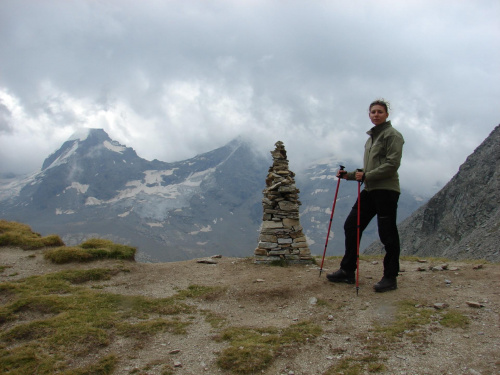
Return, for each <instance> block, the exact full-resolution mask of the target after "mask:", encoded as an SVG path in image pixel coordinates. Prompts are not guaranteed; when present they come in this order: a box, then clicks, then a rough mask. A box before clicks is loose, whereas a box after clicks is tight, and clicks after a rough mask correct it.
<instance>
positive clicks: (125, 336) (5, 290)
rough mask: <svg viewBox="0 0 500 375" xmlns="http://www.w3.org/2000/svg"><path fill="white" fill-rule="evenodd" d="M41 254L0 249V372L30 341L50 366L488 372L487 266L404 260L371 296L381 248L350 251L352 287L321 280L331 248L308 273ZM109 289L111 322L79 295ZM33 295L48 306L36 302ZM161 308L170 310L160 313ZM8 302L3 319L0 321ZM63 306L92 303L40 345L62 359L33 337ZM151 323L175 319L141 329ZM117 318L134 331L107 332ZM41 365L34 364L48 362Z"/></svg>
mask: <svg viewBox="0 0 500 375" xmlns="http://www.w3.org/2000/svg"><path fill="white" fill-rule="evenodd" d="M43 252H44V250H43V249H42V250H34V251H33V250H28V251H26V250H21V249H18V248H11V247H0V266H1V267H0V269H1V272H0V281H1V284H0V301H1V305H0V317H2V319H1V320H0V321H1V323H2V324H1V349H0V350H1V351H2V356H0V357H2V358H3V359H2V360H0V361H1V364H0V365H1V366H4V367H0V369H3V370H4V371H5V369H6V367H5V366H6V365H7V364H9V363H11V362H10V361H11V360H12V361H14V362H13V363H14V364H15V363H17V362H15V360H16V357H15V355H14V353H15V351H16V349H19V348H23V347H26V345H32V348H33V349H32V350H34V354H32V356H33V358H36V360H37V361H40V362H41V361H42V360H43V359H44V358H45V356H46V355H49V356H48V357H47V358H53V361H56V364H57V366H59V368H60V370H61V371H62V372H61V373H64V374H84V373H85V374H87V373H101V374H111V373H113V374H163V375H165V374H202V373H205V374H232V373H234V372H231V371H230V370H229V369H231V368H233V369H234V368H236V366H241V368H242V369H244V368H247V369H248V367H250V368H251V369H254V370H256V371H255V372H249V373H256V374H257V373H258V374H273V375H274V374H287V375H291V374H295V375H299V374H301V375H304V374H310V375H313V374H340V373H349V374H363V373H380V374H396V373H397V374H442V373H446V374H497V373H498V372H499V371H500V361H499V360H498V353H499V352H500V327H499V321H498V314H499V312H500V290H499V289H498V280H500V264H479V263H478V262H475V263H470V262H464V261H444V260H435V259H427V260H425V262H424V260H422V259H418V258H407V259H405V260H403V262H402V269H404V272H402V273H401V276H400V278H399V289H398V290H396V291H394V292H388V293H383V294H375V293H374V292H373V291H372V289H371V285H372V284H373V283H375V282H376V281H378V279H379V277H380V276H381V273H382V262H381V259H380V258H377V257H362V258H361V263H360V264H361V267H360V269H361V278H360V290H359V295H358V296H356V292H355V288H354V287H353V286H351V285H336V284H331V283H329V282H328V281H327V280H326V278H325V274H326V273H327V272H331V271H332V270H335V269H336V268H337V266H338V262H339V260H338V259H335V258H334V259H330V258H328V259H327V260H326V261H325V267H324V272H323V274H322V276H321V277H318V275H319V271H318V267H317V266H315V265H310V266H288V267H279V266H269V265H256V264H254V263H253V259H251V258H228V257H221V258H204V259H197V260H196V259H195V260H189V261H180V262H171V263H154V264H151V263H136V262H134V261H116V260H107V261H99V262H93V263H84V264H69V265H56V264H52V263H49V261H47V260H45V259H44V257H43ZM200 261H204V262H203V263H200ZM444 263H447V265H446V266H445V267H444V269H443V267H442V266H443V265H444ZM430 268H434V270H431V269H430ZM100 269H106V270H111V272H109V275H110V278H109V280H105V279H102V280H100V281H87V282H82V280H80V284H70V283H69V282H62V281H57V284H56V285H57V287H54V286H52V287H50V286H49V285H51V284H50V280H52V282H55V281H54V280H58V275H59V276H60V275H64V280H74V278H73V279H72V278H71V277H70V276H71V275H73V276H75V275H76V272H77V271H84V270H93V271H96V270H100ZM63 272H65V273H63ZM33 277H34V278H33ZM74 282H76V281H74ZM30 285H31V287H32V288H42V287H43V288H45V289H44V290H45V292H40V293H38V294H37V295H36V296H35V297H36V298H35V297H33V298H35V299H34V302H32V303H26V302H24V304H23V303H21V301H18V302H16V303H15V304H14V305H15V306H17V307H13V305H12V304H13V303H14V302H15V299H16V298H15V294H14V293H13V292H9V291H10V290H15V288H20V289H19V290H21V289H22V290H25V292H26V293H27V291H26V289H27V288H29V286H30ZM195 291H199V293H198V294H196V293H195ZM77 295H78V296H82V295H86V296H87V297H88V296H92V297H91V299H89V302H88V305H87V304H86V303H83V304H80V305H79V306H73V305H71V308H76V310H75V313H74V314H69V313H67V312H65V311H56V310H57V307H58V306H62V304H63V303H67V301H68V300H69V299H72V298H75V299H76V297H77ZM110 296H111V297H112V296H115V297H113V301H115V302H116V301H121V300H120V298H121V299H123V298H125V297H126V298H128V299H123V301H129V302H128V304H127V303H125V302H121V303H119V304H118V306H119V307H118V308H116V309H114V310H115V311H113V312H114V313H117V314H118V313H119V314H122V315H120V316H121V318H120V320H119V321H117V322H115V323H113V324H111V323H109V324H100V325H99V324H97V323H93V322H97V321H100V320H99V319H103V318H102V316H101V315H99V311H100V310H99V309H98V308H96V309H95V310H94V309H93V308H92V307H91V305H92V306H93V304H94V303H95V302H96V301H103V300H104V299H105V298H109V297H110ZM135 296H138V297H140V298H144V300H142V299H141V301H142V303H143V304H146V303H148V304H151V306H153V307H154V309H153V308H151V310H150V311H146V312H143V313H141V314H142V315H138V316H135V315H134V310H129V309H131V306H132V305H133V306H134V307H135V304H134V302H133V301H135V300H134V299H133V298H135ZM175 296H177V297H176V298H177V299H172V298H174V297H175ZM44 298H47V299H48V300H49V301H50V302H51V304H50V305H44V303H43V301H44ZM172 301H174V302H172ZM471 302H474V304H472V303H471ZM170 303H172V304H171V305H170ZM23 306H24V307H23ZM175 306H180V307H182V309H181V310H179V311H177V312H176V314H175V315H172V314H174V313H173V312H172V311H171V310H173V309H174V307H175ZM159 307H160V309H158V308H159ZM13 308H14V309H17V310H15V311H16V312H15V315H14V316H15V318H11V319H7V318H6V317H8V314H7V312H8V311H13V310H12V309H13ZM61 310H63V309H62V308H61ZM77 311H78V312H81V313H83V312H85V313H87V314H89V315H88V316H90V317H92V316H94V315H92V314H95V317H93V318H89V321H88V324H90V325H91V326H92V328H91V329H90V328H89V329H86V330H82V332H80V334H74V336H73V337H71V339H69V340H67V341H65V342H63V343H59V344H54V343H52V344H51V345H64V347H65V348H70V350H69V354H66V357H64V354H63V353H64V352H65V350H64V349H61V347H57V346H50V345H49V346H48V347H46V346H44V345H48V344H43V343H45V342H46V339H47V337H51V335H60V334H61V335H62V333H61V332H52V331H51V329H50V327H51V324H54V322H55V321H56V320H59V321H60V322H65V321H68V319H76V315H77V314H76V312H77ZM160 321H162V322H167V321H168V322H169V324H173V322H174V323H175V324H178V325H179V326H178V327H177V329H175V328H172V329H167V328H165V329H159V330H156V331H155V330H153V328H152V327H153V325H151V327H150V328H148V329H146V328H145V327H149V326H147V324H148V323H157V322H160ZM60 324H64V323H60ZM72 324H73V325H75V323H72ZM92 324H93V325H92ZM123 324H130V327H135V330H134V329H133V328H130V327H129V330H126V331H123V330H120V327H121V325H123ZM165 324H166V323H165ZM42 327H45V328H43V331H41V329H42ZM72 328H74V327H71V328H70V326H68V328H67V330H70V329H72ZM59 331H60V330H59ZM23 332H24V333H23ZM40 332H43V334H40V335H38V333H40ZM37 335H38V336H37ZM238 338H239V339H238ZM94 340H95V342H96V343H95V344H93V343H94ZM231 340H232V341H231ZM238 340H240V341H238ZM50 350H52V354H50ZM54 353H57V355H55V354H54ZM27 357H29V356H27ZM65 358H66V359H65ZM17 360H18V361H19V360H20V359H19V358H18V359H17ZM24 360H25V361H26V362H28V359H27V358H25V359H24ZM106 361H108V362H106ZM218 361H219V362H218ZM98 363H99V364H100V365H102V368H103V369H101V370H100V371H99V372H97V370H95V368H93V367H92V366H94V365H96V364H98ZM221 366H226V367H228V366H229V367H228V368H229V369H228V370H223V369H221ZM245 366H246V367H245ZM42 367H43V366H42ZM42 367H41V368H39V369H38V371H37V373H39V374H42V373H51V372H44V371H43V368H42ZM77 368H80V369H81V368H85V369H86V370H85V371H83V370H78V371H77V370H76V369H77ZM260 368H262V370H260ZM10 369H12V367H10ZM71 369H73V370H72V371H70V370H71ZM89 369H91V370H89ZM92 369H93V370H92ZM16 371H18V372H16ZM19 371H22V370H19V369H18V370H12V372H10V373H12V374H20V373H22V372H19ZM49 371H50V370H49Z"/></svg>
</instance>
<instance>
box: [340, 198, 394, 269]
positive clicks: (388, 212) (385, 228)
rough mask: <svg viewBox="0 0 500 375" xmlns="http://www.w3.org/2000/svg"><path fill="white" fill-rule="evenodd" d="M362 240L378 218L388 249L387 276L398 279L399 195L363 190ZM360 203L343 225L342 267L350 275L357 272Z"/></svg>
mask: <svg viewBox="0 0 500 375" xmlns="http://www.w3.org/2000/svg"><path fill="white" fill-rule="evenodd" d="M360 200H361V207H360V240H361V234H362V233H363V231H364V230H365V228H366V227H367V226H368V224H369V223H370V221H371V220H372V219H373V218H374V217H375V215H377V225H378V234H379V237H380V241H381V242H382V244H383V245H384V246H385V252H386V254H385V257H384V277H389V278H395V277H397V276H398V273H399V254H400V252H401V250H400V245H399V233H398V228H397V226H396V217H397V209H398V200H399V193H398V192H397V191H392V190H372V191H366V190H363V191H362V192H361V194H360ZM357 220H358V201H357V200H356V203H355V204H354V206H353V207H352V210H351V212H350V213H349V216H348V217H347V219H346V221H345V224H344V233H345V255H344V257H343V258H342V261H341V263H340V268H342V269H343V270H344V271H347V272H353V271H355V270H356V260H357V259H356V258H357V228H358V223H357Z"/></svg>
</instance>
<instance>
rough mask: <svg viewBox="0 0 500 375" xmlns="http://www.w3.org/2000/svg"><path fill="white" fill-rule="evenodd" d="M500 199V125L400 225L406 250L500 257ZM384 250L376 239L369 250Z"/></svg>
mask: <svg viewBox="0 0 500 375" xmlns="http://www.w3.org/2000/svg"><path fill="white" fill-rule="evenodd" d="M429 173H439V171H429ZM499 203H500V125H498V126H497V127H496V128H495V129H494V130H493V131H492V132H491V134H490V135H489V136H488V138H486V139H485V140H484V142H483V143H482V144H481V145H480V146H479V147H478V148H477V149H476V150H475V151H474V152H473V153H472V154H471V155H470V156H469V157H468V158H467V160H466V161H465V163H463V164H462V165H461V166H460V169H459V171H458V173H457V174H456V175H455V176H454V177H453V178H452V179H451V181H450V182H449V183H448V184H446V186H444V187H443V189H441V190H440V191H439V192H438V193H437V194H436V195H435V196H434V197H432V198H431V199H430V200H429V201H428V202H427V203H426V204H424V205H423V206H421V207H420V208H419V209H418V210H417V211H415V212H414V213H413V214H412V215H411V216H410V217H408V218H407V219H406V220H405V221H403V222H402V223H401V224H400V225H399V235H400V237H401V252H402V254H404V255H418V256H432V257H441V256H443V257H447V258H451V259H481V258H482V259H486V260H489V261H494V262H498V261H500V252H499V250H500V230H499V229H500V205H499ZM380 251H383V249H382V245H381V243H380V242H375V243H373V244H372V245H371V246H369V247H368V248H367V249H366V250H365V254H366V253H368V254H373V253H378V252H380Z"/></svg>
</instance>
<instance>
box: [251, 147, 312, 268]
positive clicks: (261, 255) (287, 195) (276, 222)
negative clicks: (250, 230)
mask: <svg viewBox="0 0 500 375" xmlns="http://www.w3.org/2000/svg"><path fill="white" fill-rule="evenodd" d="M275 146H276V149H275V150H274V151H271V155H272V157H273V165H272V166H271V167H270V168H269V173H268V175H267V178H266V188H265V189H264V191H263V194H264V198H262V208H263V211H264V214H263V217H262V226H261V229H260V236H259V245H258V247H257V248H256V249H255V253H254V254H255V262H256V263H271V262H273V261H276V260H285V261H287V262H289V263H311V262H312V256H311V251H310V250H309V246H308V245H307V240H306V236H305V235H304V234H303V232H302V226H301V225H300V219H299V206H300V204H301V203H300V201H299V192H300V191H299V189H297V187H296V186H295V179H294V177H295V173H293V172H292V171H290V170H289V169H288V160H287V158H286V150H285V146H284V145H283V142H281V141H278V142H276V144H275Z"/></svg>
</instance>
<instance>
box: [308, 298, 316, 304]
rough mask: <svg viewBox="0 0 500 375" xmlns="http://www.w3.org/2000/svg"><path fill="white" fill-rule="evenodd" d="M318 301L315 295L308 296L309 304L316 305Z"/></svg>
mask: <svg viewBox="0 0 500 375" xmlns="http://www.w3.org/2000/svg"><path fill="white" fill-rule="evenodd" d="M317 303H318V299H317V298H316V297H311V298H309V304H310V305H316V304H317Z"/></svg>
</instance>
